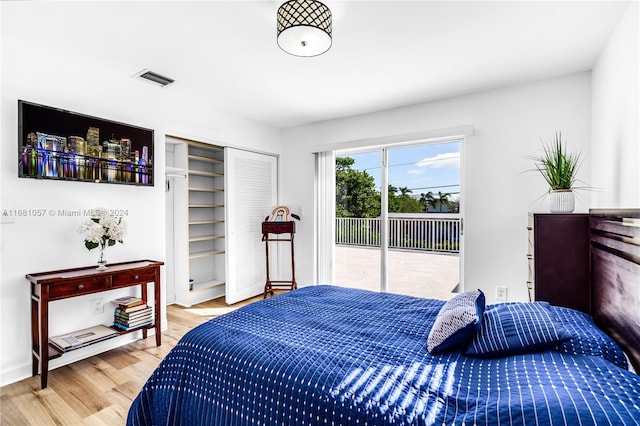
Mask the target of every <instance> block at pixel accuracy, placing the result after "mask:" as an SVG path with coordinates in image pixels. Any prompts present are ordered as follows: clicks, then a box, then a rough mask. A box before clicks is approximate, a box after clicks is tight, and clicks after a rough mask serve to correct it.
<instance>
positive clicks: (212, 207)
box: [189, 204, 224, 209]
mask: <svg viewBox="0 0 640 426" xmlns="http://www.w3.org/2000/svg"><path fill="white" fill-rule="evenodd" d="M193 207H195V208H205V209H215V208H218V207H224V204H189V208H193Z"/></svg>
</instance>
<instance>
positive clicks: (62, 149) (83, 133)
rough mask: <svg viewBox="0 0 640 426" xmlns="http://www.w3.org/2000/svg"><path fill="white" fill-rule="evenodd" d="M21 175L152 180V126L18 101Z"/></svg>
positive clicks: (145, 183)
mask: <svg viewBox="0 0 640 426" xmlns="http://www.w3.org/2000/svg"><path fill="white" fill-rule="evenodd" d="M18 129H19V141H18V176H19V177H22V178H35V179H56V180H74V181H83V182H96V183H119V184H129V185H143V186H153V184H154V182H153V130H151V129H145V128H142V127H136V126H131V125H127V124H123V123H118V122H115V121H110V120H105V119H101V118H96V117H91V116H88V115H84V114H79V113H75V112H71V111H66V110H63V109H60V108H54V107H49V106H44V105H38V104H35V103H31V102H27V101H22V100H19V101H18Z"/></svg>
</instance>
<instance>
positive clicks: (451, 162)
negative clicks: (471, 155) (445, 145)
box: [414, 152, 460, 170]
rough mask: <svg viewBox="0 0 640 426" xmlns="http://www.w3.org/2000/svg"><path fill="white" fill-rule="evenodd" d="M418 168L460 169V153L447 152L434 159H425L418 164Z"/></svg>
mask: <svg viewBox="0 0 640 426" xmlns="http://www.w3.org/2000/svg"><path fill="white" fill-rule="evenodd" d="M416 166H418V167H433V168H434V169H436V168H440V169H445V168H446V169H459V168H460V153H459V152H445V153H443V154H438V155H436V156H433V157H427V158H423V159H422V160H420V161H418V162H417V163H416ZM414 170H416V169H414Z"/></svg>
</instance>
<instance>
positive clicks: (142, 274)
mask: <svg viewBox="0 0 640 426" xmlns="http://www.w3.org/2000/svg"><path fill="white" fill-rule="evenodd" d="M155 277H156V276H155V274H154V272H153V269H137V270H136V269H133V270H130V271H126V272H119V273H117V274H113V287H114V288H115V287H127V286H130V285H132V284H146V283H151V282H154V281H155Z"/></svg>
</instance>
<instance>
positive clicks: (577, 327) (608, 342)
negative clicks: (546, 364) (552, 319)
mask: <svg viewBox="0 0 640 426" xmlns="http://www.w3.org/2000/svg"><path fill="white" fill-rule="evenodd" d="M551 312H553V313H554V314H555V316H556V318H558V321H560V322H562V324H563V325H564V326H565V328H566V329H567V330H568V331H569V332H570V333H571V339H569V340H567V341H564V342H562V343H560V344H559V345H558V346H557V347H556V350H557V351H558V352H563V353H568V354H574V355H591V356H599V357H602V358H604V359H606V360H607V361H610V362H612V363H613V364H615V365H617V366H618V367H621V368H624V369H625V370H626V369H628V367H629V364H628V362H627V357H626V356H625V354H624V352H623V351H622V349H620V346H618V344H617V343H616V342H615V341H614V340H613V339H612V338H611V337H609V336H608V335H607V334H605V332H604V331H602V330H600V329H599V328H598V327H597V326H596V325H595V323H594V322H593V318H592V317H590V316H589V315H587V314H585V313H583V312H579V311H576V310H573V309H569V308H564V307H560V306H551Z"/></svg>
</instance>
